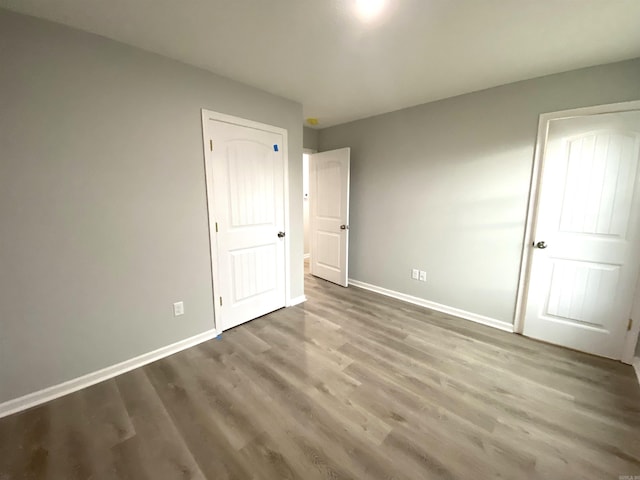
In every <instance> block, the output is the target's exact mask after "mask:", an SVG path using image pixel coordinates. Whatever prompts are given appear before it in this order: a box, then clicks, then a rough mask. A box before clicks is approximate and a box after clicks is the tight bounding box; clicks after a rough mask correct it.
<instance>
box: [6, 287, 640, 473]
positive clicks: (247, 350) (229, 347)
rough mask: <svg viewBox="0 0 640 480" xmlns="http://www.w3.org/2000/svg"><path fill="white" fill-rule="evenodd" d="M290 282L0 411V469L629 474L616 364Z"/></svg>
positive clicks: (627, 415)
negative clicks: (256, 309)
mask: <svg viewBox="0 0 640 480" xmlns="http://www.w3.org/2000/svg"><path fill="white" fill-rule="evenodd" d="M306 293H307V296H308V299H309V300H308V302H306V303H305V304H303V305H300V306H298V307H294V308H290V309H285V310H280V311H278V312H275V313H273V314H271V315H268V316H265V317H262V318H259V319H257V320H254V321H253V322H250V323H248V324H245V325H243V326H240V327H237V328H235V329H233V330H231V331H228V332H225V333H224V334H223V335H222V339H221V340H212V341H210V342H207V343H204V344H201V345H199V346H197V347H194V348H191V349H189V350H186V351H184V352H182V353H179V354H176V355H173V356H171V357H169V358H166V359H163V360H160V361H158V362H155V363H153V364H150V365H148V366H146V367H143V368H140V369H137V370H134V371H132V372H130V373H127V374H125V375H122V376H120V377H117V378H115V379H113V380H109V381H107V382H104V383H101V384H99V385H96V386H94V387H91V388H88V389H85V390H83V391H80V392H77V393H75V394H72V395H69V396H67V397H64V398H61V399H58V400H55V401H53V402H50V403H48V404H46V405H43V406H40V407H38V408H34V409H32V410H29V411H27V412H23V413H20V414H17V415H14V416H11V417H7V418H4V419H2V420H0V480H17V479H56V480H72V479H135V480H147V479H148V480H164V479H167V480H173V479H210V480H222V479H231V478H233V479H243V480H244V479H278V480H282V479H294V478H295V479H304V480H312V479H347V478H353V479H367V480H368V479H431V478H434V479H436V478H438V479H439V478H443V479H486V478H504V479H528V478H540V479H553V480H557V479H572V480H574V479H598V480H600V479H616V480H617V479H618V478H619V476H621V475H632V476H633V475H640V388H639V387H638V384H637V380H636V378H635V376H634V373H633V370H632V369H631V367H628V366H624V365H622V364H619V363H616V362H613V361H607V360H603V359H599V358H595V357H591V356H588V355H584V354H580V353H577V352H573V351H568V350H564V349H561V348H557V347H553V346H550V345H546V344H541V343H537V342H535V341H531V340H528V339H526V338H523V337H520V336H517V335H513V334H508V333H503V332H500V331H497V330H493V329H491V328H488V327H483V326H481V325H476V324H473V323H470V322H467V321H464V320H459V319H455V318H452V317H449V316H447V315H444V314H440V313H436V312H432V311H429V310H426V309H423V308H420V307H415V306H412V305H408V304H404V303H402V302H399V301H395V300H392V299H388V298H385V297H381V296H378V295H376V294H372V293H369V292H366V291H364V290H360V289H357V288H349V289H343V288H341V287H338V286H335V285H332V284H329V283H326V282H323V281H321V280H318V279H314V278H312V277H309V276H307V278H306Z"/></svg>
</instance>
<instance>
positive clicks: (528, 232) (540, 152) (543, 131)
mask: <svg viewBox="0 0 640 480" xmlns="http://www.w3.org/2000/svg"><path fill="white" fill-rule="evenodd" d="M639 109H640V100H634V101H630V102H621V103H612V104H608V105H596V106H593V107H583V108H574V109H570V110H561V111H558V112H549V113H542V114H540V117H539V120H538V134H537V137H536V143H535V149H534V153H533V165H532V168H531V183H530V188H529V200H528V202H527V216H526V223H525V231H524V239H523V244H522V255H521V259H520V274H519V278H518V290H517V294H516V309H515V314H514V322H513V327H514V328H513V331H514V332H516V333H520V334H521V333H522V332H523V330H524V315H525V312H526V306H527V296H528V293H529V276H530V274H531V261H532V249H531V247H530V246H531V244H532V242H533V241H534V238H533V237H534V232H535V227H536V222H537V213H538V212H537V210H538V201H539V198H540V182H541V179H542V167H543V165H542V160H543V158H544V149H545V146H546V142H547V136H548V133H549V122H550V121H551V120H557V119H559V118H571V117H583V116H589V115H601V114H604V113H616V112H627V111H631V110H639ZM638 293H639V294H640V289H639V290H638ZM636 299H638V295H636ZM634 310H636V311H637V310H638V309H634ZM634 320H635V321H634V323H635V324H637V325H635V326H634V328H633V329H632V330H631V331H629V332H627V336H626V339H625V347H624V351H623V352H621V356H622V362H624V363H627V364H630V363H631V362H632V360H633V354H634V352H635V348H636V343H637V340H638V332H639V331H640V318H634Z"/></svg>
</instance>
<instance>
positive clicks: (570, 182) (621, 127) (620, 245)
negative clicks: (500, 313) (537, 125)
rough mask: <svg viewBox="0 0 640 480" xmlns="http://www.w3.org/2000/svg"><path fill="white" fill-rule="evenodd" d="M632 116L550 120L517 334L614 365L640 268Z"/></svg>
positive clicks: (638, 146) (636, 116)
mask: <svg viewBox="0 0 640 480" xmlns="http://www.w3.org/2000/svg"><path fill="white" fill-rule="evenodd" d="M639 159H640V112H637V111H634V112H621V113H612V114H603V115H593V116H585V117H573V118H566V119H557V120H552V121H551V122H550V124H549V131H548V136H547V141H546V144H545V152H544V158H543V166H542V168H543V170H542V182H541V190H540V198H539V202H538V212H537V225H536V240H535V242H534V244H535V243H537V242H539V241H544V242H545V243H546V244H547V245H548V248H545V249H539V248H536V249H535V251H534V255H533V261H532V268H531V275H530V282H529V295H528V298H527V308H526V314H525V327H524V334H525V335H528V336H531V337H535V338H539V339H541V340H545V341H548V342H551V343H557V344H560V345H565V346H567V347H570V348H574V349H577V350H582V351H586V352H589V353H593V354H597V355H601V356H605V357H610V358H617V359H619V358H620V356H621V353H622V347H623V343H624V337H625V333H626V326H627V321H628V319H629V315H630V312H631V307H632V303H633V294H634V290H635V286H636V282H637V279H638V271H639V270H640V248H638V245H640V228H639V223H640V222H639V221H638V217H639V216H640V188H638V185H639V181H638V174H639V169H638V162H639V161H640V160H639Z"/></svg>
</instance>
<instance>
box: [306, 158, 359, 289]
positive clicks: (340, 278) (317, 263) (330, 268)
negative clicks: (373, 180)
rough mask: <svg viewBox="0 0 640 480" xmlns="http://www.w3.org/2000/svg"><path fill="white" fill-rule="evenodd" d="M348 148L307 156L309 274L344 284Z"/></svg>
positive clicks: (346, 242)
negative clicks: (309, 243) (308, 157)
mask: <svg viewBox="0 0 640 480" xmlns="http://www.w3.org/2000/svg"><path fill="white" fill-rule="evenodd" d="M349 162H350V149H348V148H342V149H340V150H332V151H329V152H322V153H316V154H314V155H311V157H310V159H309V197H310V205H309V219H310V227H309V231H310V237H311V246H310V247H311V262H310V263H311V274H312V275H315V276H317V277H320V278H324V279H325V280H329V281H330V282H334V283H337V284H338V285H342V286H344V287H346V286H347V285H348V263H349V261H348V247H349Z"/></svg>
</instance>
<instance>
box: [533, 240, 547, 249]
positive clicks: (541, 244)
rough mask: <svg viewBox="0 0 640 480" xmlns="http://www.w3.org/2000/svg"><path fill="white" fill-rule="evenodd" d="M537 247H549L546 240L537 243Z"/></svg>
mask: <svg viewBox="0 0 640 480" xmlns="http://www.w3.org/2000/svg"><path fill="white" fill-rule="evenodd" d="M535 247H536V248H539V249H541V250H544V249H545V248H547V244H546V243H544V242H538V243H536V245H535Z"/></svg>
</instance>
